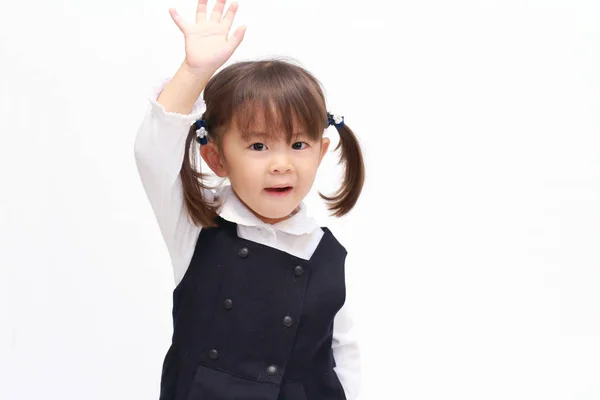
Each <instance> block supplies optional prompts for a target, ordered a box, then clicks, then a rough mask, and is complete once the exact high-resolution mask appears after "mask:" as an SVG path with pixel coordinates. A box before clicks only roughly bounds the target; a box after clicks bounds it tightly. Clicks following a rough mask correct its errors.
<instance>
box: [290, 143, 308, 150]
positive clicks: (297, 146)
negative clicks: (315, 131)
mask: <svg viewBox="0 0 600 400" xmlns="http://www.w3.org/2000/svg"><path fill="white" fill-rule="evenodd" d="M307 146H308V143H306V142H296V143H294V144H292V149H294V150H303V149H305V148H306V147H307Z"/></svg>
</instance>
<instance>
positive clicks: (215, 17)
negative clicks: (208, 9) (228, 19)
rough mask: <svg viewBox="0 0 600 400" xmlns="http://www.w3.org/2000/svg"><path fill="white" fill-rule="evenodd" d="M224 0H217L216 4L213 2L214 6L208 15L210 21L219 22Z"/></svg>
mask: <svg viewBox="0 0 600 400" xmlns="http://www.w3.org/2000/svg"><path fill="white" fill-rule="evenodd" d="M225 1H226V0H217V4H215V8H213V11H212V14H211V15H210V20H211V21H214V22H221V16H222V15H223V9H224V8H225Z"/></svg>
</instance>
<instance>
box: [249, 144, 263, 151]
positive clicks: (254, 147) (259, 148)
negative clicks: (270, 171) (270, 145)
mask: <svg viewBox="0 0 600 400" xmlns="http://www.w3.org/2000/svg"><path fill="white" fill-rule="evenodd" d="M250 148H251V149H252V150H256V151H263V150H266V149H267V146H265V144H264V143H253V144H252V145H250Z"/></svg>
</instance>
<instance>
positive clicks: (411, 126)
mask: <svg viewBox="0 0 600 400" xmlns="http://www.w3.org/2000/svg"><path fill="white" fill-rule="evenodd" d="M212 4H213V2H210V3H209V6H211V7H212ZM171 6H174V7H176V8H177V9H178V10H179V12H180V14H182V15H183V16H184V17H185V18H186V19H188V21H190V20H192V19H193V17H194V11H195V7H196V4H195V2H194V1H193V0H189V1H188V0H185V1H184V0H177V1H174V0H172V1H170V2H167V1H159V0H144V1H141V0H139V1H127V2H123V1H120V0H119V1H117V0H103V1H95V2H90V1H76V0H62V1H52V2H50V1H43V0H33V1H28V2H10V3H9V2H8V1H6V2H2V5H1V6H0V33H1V36H0V51H1V52H0V56H1V60H0V94H1V97H0V99H1V104H0V133H1V136H0V137H1V142H0V174H1V175H0V178H1V180H0V182H1V185H2V186H1V189H0V190H1V195H0V218H1V219H0V227H1V228H0V324H1V329H0V399H3V400H4V399H6V400H13V399H14V400H17V399H19V400H20V399H39V398H45V399H61V400H67V399H86V400H95V399H98V400H100V399H102V400H104V399H111V400H120V399H123V400H125V399H127V400H129V399H157V398H158V388H159V379H160V368H161V364H162V360H163V357H164V354H165V352H166V350H167V347H168V344H169V340H170V335H171V319H170V318H171V315H170V312H171V291H172V289H173V276H172V271H171V269H170V265H169V259H168V255H167V252H166V248H165V246H164V244H163V242H162V239H161V237H160V233H159V230H158V227H157V225H156V223H155V220H154V217H153V215H152V213H151V208H150V206H149V204H148V202H147V199H146V197H145V194H144V193H143V190H142V187H141V184H140V182H139V180H138V177H137V172H136V169H135V164H134V159H133V139H134V136H135V133H136V129H137V127H138V125H139V123H140V122H141V119H142V117H143V115H144V113H145V111H146V109H147V106H148V102H147V95H148V93H149V91H150V88H151V87H152V86H153V85H154V84H156V83H157V82H158V81H160V79H162V78H163V77H169V76H171V74H172V73H174V71H175V70H176V68H177V67H178V66H179V64H180V63H181V61H182V60H183V56H184V50H183V37H182V35H181V33H180V32H179V30H178V29H177V27H176V26H175V24H174V23H173V22H172V20H171V18H170V16H169V14H168V8H169V7H171ZM599 21H600V3H598V1H596V0H585V1H584V0H506V1H500V0H496V1H493V0H479V1H476V0H454V1H449V0H419V1H415V0H406V1H383V0H378V1H375V0H370V1H368V2H367V1H361V2H358V1H348V0H346V1H342V0H336V1H334V0H326V1H325V0H302V1H297V0H278V1H267V0H245V1H242V2H241V5H240V11H239V13H238V16H237V18H236V23H235V25H236V26H237V25H239V24H242V23H243V24H246V25H247V26H248V30H247V33H246V38H245V40H244V42H243V43H242V45H241V46H240V48H239V49H238V51H237V52H236V53H235V55H234V58H233V59H232V60H231V61H237V60H246V59H257V58H265V57H273V56H275V57H279V56H284V57H289V58H292V59H294V60H297V61H298V62H300V63H301V64H302V65H304V66H305V67H306V68H308V69H309V70H310V71H311V72H313V73H314V74H315V75H317V77H318V78H319V79H320V80H321V81H322V83H323V84H324V86H325V89H326V93H327V98H328V101H329V105H330V109H331V111H333V112H334V113H340V114H343V115H345V117H346V123H347V124H348V125H349V126H350V127H352V128H353V129H354V130H355V131H356V133H357V134H358V136H359V138H360V140H361V142H362V144H363V146H364V147H363V148H364V153H365V158H366V163H367V181H366V185H365V189H364V193H363V196H362V197H361V199H360V202H359V203H358V205H357V207H356V208H355V210H354V211H353V212H352V213H351V214H350V215H349V216H347V217H345V218H343V219H341V220H335V219H333V218H330V217H328V216H327V214H326V210H325V208H324V205H323V203H321V202H320V200H319V199H318V197H317V196H316V192H313V193H312V194H311V195H310V197H309V198H307V202H308V204H309V207H310V208H311V210H312V211H313V213H314V214H315V215H317V217H318V218H319V221H320V222H321V223H322V224H327V225H329V226H330V227H331V229H332V230H333V232H334V233H335V234H336V236H337V237H338V238H339V239H340V241H342V243H343V244H344V245H345V246H346V247H347V248H348V249H349V252H350V254H349V257H348V260H347V269H348V296H349V297H350V299H349V300H350V301H352V302H353V304H355V319H356V324H357V327H358V329H359V332H360V339H361V345H362V356H363V387H362V395H361V400H372V399H411V400H420V399H436V400H438V399H461V400H465V399H473V400H475V399H476V400H480V399H486V400H495V399H511V400H517V399H523V400H531V399H543V400H550V399H552V400H553V399H561V400H563V399H565V400H566V399H569V400H571V399H577V400H591V399H600V378H599V377H600V268H599V267H600V211H599V210H600V117H599V115H600V113H599V112H600V73H599V72H598V71H600V28H599V26H600V24H599ZM332 139H333V142H334V144H335V143H336V141H337V137H336V136H335V131H334V134H333V135H332ZM336 161H337V159H336V155H335V154H333V153H332V154H330V155H328V156H327V159H326V162H325V163H324V165H323V167H322V170H321V171H320V173H319V177H318V180H317V182H316V184H315V190H317V189H318V190H322V191H324V192H331V191H333V190H334V189H336V187H337V186H336V181H335V179H334V178H335V177H336V176H337V175H339V172H340V171H339V170H338V169H336Z"/></svg>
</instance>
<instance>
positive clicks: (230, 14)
mask: <svg viewBox="0 0 600 400" xmlns="http://www.w3.org/2000/svg"><path fill="white" fill-rule="evenodd" d="M237 10H238V3H237V2H233V3H231V5H230V6H229V8H228V9H227V13H226V14H225V17H224V18H223V24H224V25H225V27H226V28H227V32H229V30H230V29H231V25H233V19H234V18H235V13H236V12H237Z"/></svg>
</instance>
